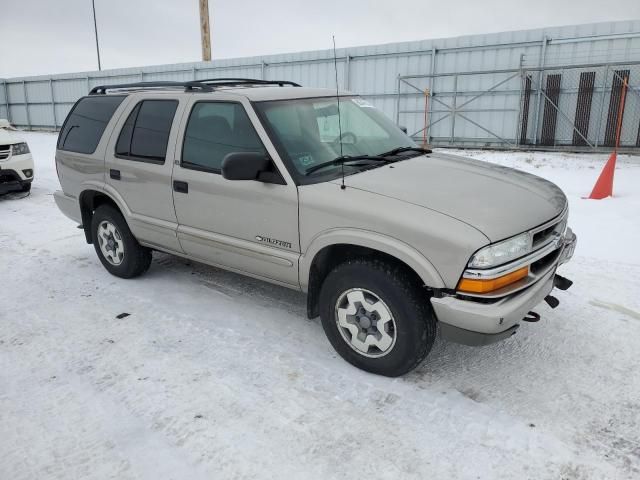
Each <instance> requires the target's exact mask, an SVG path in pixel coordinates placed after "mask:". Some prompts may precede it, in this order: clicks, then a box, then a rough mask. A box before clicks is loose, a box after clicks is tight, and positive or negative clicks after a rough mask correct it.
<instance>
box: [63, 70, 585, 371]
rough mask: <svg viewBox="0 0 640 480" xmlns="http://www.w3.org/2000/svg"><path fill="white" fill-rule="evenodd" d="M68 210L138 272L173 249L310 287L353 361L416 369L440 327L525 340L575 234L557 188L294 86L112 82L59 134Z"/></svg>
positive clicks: (112, 255)
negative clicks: (156, 254) (155, 255)
mask: <svg viewBox="0 0 640 480" xmlns="http://www.w3.org/2000/svg"><path fill="white" fill-rule="evenodd" d="M56 166H57V170H58V175H59V179H60V183H61V185H62V191H58V192H56V193H55V200H56V203H57V204H58V206H59V208H60V209H61V210H62V212H63V213H64V214H66V215H67V216H68V217H69V218H71V219H73V220H75V221H76V222H78V223H80V224H81V226H82V228H83V229H84V232H85V236H86V241H87V242H88V243H93V245H94V247H95V250H96V253H97V255H98V257H99V258H100V261H101V262H102V264H103V265H104V267H105V268H106V269H107V270H108V271H109V272H111V273H112V274H113V275H116V276H119V277H122V278H131V277H136V276H138V275H140V274H142V273H144V272H145V271H146V270H147V269H148V268H149V265H150V262H151V255H152V251H153V250H159V251H163V252H169V253H172V254H175V255H180V256H183V257H187V258H190V259H194V260H197V261H200V262H204V263H207V264H210V265H214V266H217V267H221V268H224V269H228V270H231V271H234V272H239V273H242V274H245V275H249V276H252V277H255V278H259V279H262V280H265V281H268V282H272V283H276V284H279V285H283V286H286V287H289V288H293V289H298V290H302V291H304V292H306V293H307V311H308V315H309V317H310V318H312V317H317V316H318V315H320V316H321V318H322V325H323V327H324V330H325V333H326V334H327V337H328V339H329V341H330V342H331V344H332V345H333V347H334V348H335V349H336V350H337V351H338V353H339V354H340V355H341V356H342V357H343V358H345V359H346V360H347V361H349V362H350V363H352V364H353V365H356V366H357V367H360V368H362V369H364V370H367V371H370V372H375V373H379V374H383V375H389V376H396V375H402V374H404V373H406V372H408V371H410V370H411V369H413V368H414V367H415V366H416V365H418V364H419V363H420V362H421V361H422V360H423V358H424V357H425V356H426V355H427V354H428V352H429V350H430V349H431V346H432V344H433V342H434V339H435V337H436V329H437V327H438V325H439V328H440V330H441V332H442V335H443V336H444V337H445V338H448V339H450V340H453V341H457V342H461V343H465V344H470V345H483V344H488V343H492V342H495V341H498V340H502V339H505V338H507V337H510V336H511V335H512V334H514V333H515V332H516V329H517V328H518V324H519V322H521V321H523V320H525V321H535V320H536V319H537V318H539V316H538V315H537V314H536V313H535V312H532V309H533V308H534V307H535V306H536V305H537V304H539V303H540V302H541V301H542V300H544V299H546V300H547V302H548V303H549V304H550V305H551V306H555V304H556V303H557V300H556V299H555V298H554V297H551V296H550V295H549V294H550V292H551V290H552V289H553V288H554V286H557V287H559V288H561V289H566V288H568V287H569V286H570V284H571V282H570V281H569V280H567V279H564V278H563V277H560V276H559V275H557V274H556V269H557V267H558V266H559V265H560V264H562V263H564V262H566V261H567V260H569V258H571V256H572V254H573V251H574V248H575V244H576V236H575V235H574V234H573V232H572V231H571V229H569V228H567V216H568V210H567V199H566V197H565V195H564V194H563V193H562V191H561V190H560V189H559V188H558V187H557V186H555V185H554V184H552V183H550V182H548V181H546V180H543V179H541V178H538V177H536V176H533V175H529V174H527V173H523V172H520V171H517V170H513V169H509V168H504V167H499V166H496V165H490V164H486V163H483V162H479V161H474V160H470V159H466V158H461V157H455V156H452V155H448V154H443V153H433V152H431V151H429V150H423V149H422V148H419V147H418V146H417V145H416V144H415V143H414V142H413V141H412V140H411V138H409V137H408V136H407V135H405V134H404V133H403V132H402V131H401V130H400V128H398V127H397V126H396V125H395V124H393V123H392V122H391V121H390V120H389V119H388V118H387V117H385V116H384V115H383V114H382V113H381V112H379V111H378V110H377V109H375V108H374V107H373V106H372V105H370V104H369V103H368V102H367V101H366V100H363V99H362V98H360V97H358V96H356V95H352V94H350V93H346V92H343V93H340V96H339V97H336V92H335V91H331V90H328V89H314V88H302V87H299V86H298V85H296V84H293V83H291V82H286V81H273V82H266V81H259V80H243V79H217V80H210V81H199V82H185V83H175V82H159V83H144V84H129V85H115V86H106V87H96V88H95V89H93V90H92V91H91V93H90V95H88V96H86V97H84V98H82V99H80V100H79V101H78V102H77V103H76V105H75V106H74V107H73V109H72V110H71V112H70V113H69V116H68V118H67V119H66V121H65V123H64V126H63V128H62V130H61V132H60V136H59V140H58V149H57V152H56Z"/></svg>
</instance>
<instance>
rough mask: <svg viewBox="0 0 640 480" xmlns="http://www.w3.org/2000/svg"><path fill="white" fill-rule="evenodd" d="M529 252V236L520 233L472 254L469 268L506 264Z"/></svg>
mask: <svg viewBox="0 0 640 480" xmlns="http://www.w3.org/2000/svg"><path fill="white" fill-rule="evenodd" d="M529 252H531V235H530V234H529V233H528V232H526V233H521V234H520V235H516V236H515V237H511V238H509V239H507V240H504V241H502V242H499V243H494V244H493V245H489V246H488V247H484V248H482V249H480V250H478V251H477V252H476V253H474V254H473V256H472V257H471V260H470V261H469V267H471V268H490V267H496V266H498V265H502V264H504V263H508V262H510V261H511V260H515V259H516V258H520V257H522V256H524V255H526V254H527V253H529Z"/></svg>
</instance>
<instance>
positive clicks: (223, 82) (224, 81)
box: [89, 78, 300, 95]
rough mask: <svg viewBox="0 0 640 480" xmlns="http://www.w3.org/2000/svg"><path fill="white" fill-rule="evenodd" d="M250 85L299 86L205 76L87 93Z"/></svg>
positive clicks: (206, 89) (204, 89) (205, 89)
mask: <svg viewBox="0 0 640 480" xmlns="http://www.w3.org/2000/svg"><path fill="white" fill-rule="evenodd" d="M251 85H256V86H257V85H279V86H281V87H283V86H285V85H289V86H292V87H299V86H300V85H299V84H297V83H295V82H290V81H288V80H257V79H255V78H207V79H204V80H192V81H189V82H169V81H158V82H135V83H117V84H114V85H100V86H97V87H93V88H92V89H91V91H90V92H89V95H105V94H106V93H107V90H132V89H142V90H144V89H153V88H184V91H185V92H212V91H213V90H214V88H216V87H235V86H251Z"/></svg>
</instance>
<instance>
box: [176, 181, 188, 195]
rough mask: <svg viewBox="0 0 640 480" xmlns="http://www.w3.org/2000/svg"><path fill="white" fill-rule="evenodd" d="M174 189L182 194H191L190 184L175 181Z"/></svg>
mask: <svg viewBox="0 0 640 480" xmlns="http://www.w3.org/2000/svg"><path fill="white" fill-rule="evenodd" d="M173 189H174V190H175V191H176V192H180V193H189V184H188V183H187V182H182V181H180V180H174V181H173Z"/></svg>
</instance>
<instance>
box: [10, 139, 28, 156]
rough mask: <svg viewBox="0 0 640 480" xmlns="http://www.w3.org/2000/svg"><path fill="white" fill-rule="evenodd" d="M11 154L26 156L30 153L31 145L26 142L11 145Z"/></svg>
mask: <svg viewBox="0 0 640 480" xmlns="http://www.w3.org/2000/svg"><path fill="white" fill-rule="evenodd" d="M11 153H12V155H26V154H27V153H29V145H27V144H26V143H24V142H23V143H16V144H14V145H11Z"/></svg>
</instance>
